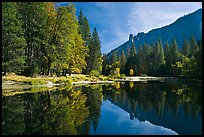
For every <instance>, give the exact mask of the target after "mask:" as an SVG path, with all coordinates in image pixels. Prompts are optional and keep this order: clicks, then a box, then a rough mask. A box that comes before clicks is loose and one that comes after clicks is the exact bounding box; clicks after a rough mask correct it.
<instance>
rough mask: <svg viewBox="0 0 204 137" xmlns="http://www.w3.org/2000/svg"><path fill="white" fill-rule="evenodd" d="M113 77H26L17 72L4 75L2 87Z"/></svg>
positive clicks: (92, 80)
mask: <svg viewBox="0 0 204 137" xmlns="http://www.w3.org/2000/svg"><path fill="white" fill-rule="evenodd" d="M113 80H114V79H113V78H110V77H107V76H103V75H101V76H99V77H95V76H89V75H83V74H72V75H71V76H61V77H48V76H42V75H39V76H37V77H25V76H20V75H15V74H8V75H7V76H2V89H8V88H14V87H15V88H16V87H17V88H18V87H19V88H20V87H28V88H29V87H31V86H32V87H33V86H44V85H46V86H49V85H61V84H65V85H70V84H72V83H76V82H81V81H88V82H98V81H113Z"/></svg>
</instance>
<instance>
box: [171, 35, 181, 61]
mask: <svg viewBox="0 0 204 137" xmlns="http://www.w3.org/2000/svg"><path fill="white" fill-rule="evenodd" d="M178 54H179V51H178V46H177V43H176V40H175V39H174V40H173V43H172V47H171V49H170V53H169V55H170V64H175V63H176V61H177V60H178Z"/></svg>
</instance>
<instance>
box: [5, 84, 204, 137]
mask: <svg viewBox="0 0 204 137" xmlns="http://www.w3.org/2000/svg"><path fill="white" fill-rule="evenodd" d="M24 92H25V93H24V94H16V95H9V94H8V95H7V94H3V96H2V134H4V135H5V134H6V135H12V134H21V135H22V134H25V135H41V134H48V135H49V134H51V135H73V134H89V135H92V134H102V135H103V134H138V135H139V134H167V135H171V134H194V135H196V134H202V84H200V85H199V84H162V83H153V82H151V83H150V82H148V83H138V82H137V83H134V82H126V83H117V84H115V85H91V86H81V87H75V88H70V87H60V88H57V89H55V90H50V91H44V92H36V93H26V92H27V91H24Z"/></svg>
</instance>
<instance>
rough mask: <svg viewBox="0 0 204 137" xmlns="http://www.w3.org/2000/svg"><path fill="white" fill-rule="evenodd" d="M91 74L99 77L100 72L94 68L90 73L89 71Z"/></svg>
mask: <svg viewBox="0 0 204 137" xmlns="http://www.w3.org/2000/svg"><path fill="white" fill-rule="evenodd" d="M89 75H90V76H95V77H99V76H100V73H99V72H98V71H97V70H92V71H91V72H90V73H89Z"/></svg>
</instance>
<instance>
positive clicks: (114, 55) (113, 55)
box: [111, 51, 118, 65]
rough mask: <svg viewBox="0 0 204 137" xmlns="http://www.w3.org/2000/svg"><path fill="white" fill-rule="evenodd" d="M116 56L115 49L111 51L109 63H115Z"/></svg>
mask: <svg viewBox="0 0 204 137" xmlns="http://www.w3.org/2000/svg"><path fill="white" fill-rule="evenodd" d="M117 60H118V58H117V55H116V51H113V54H112V56H111V64H112V65H113V64H115V63H116V62H117Z"/></svg>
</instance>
